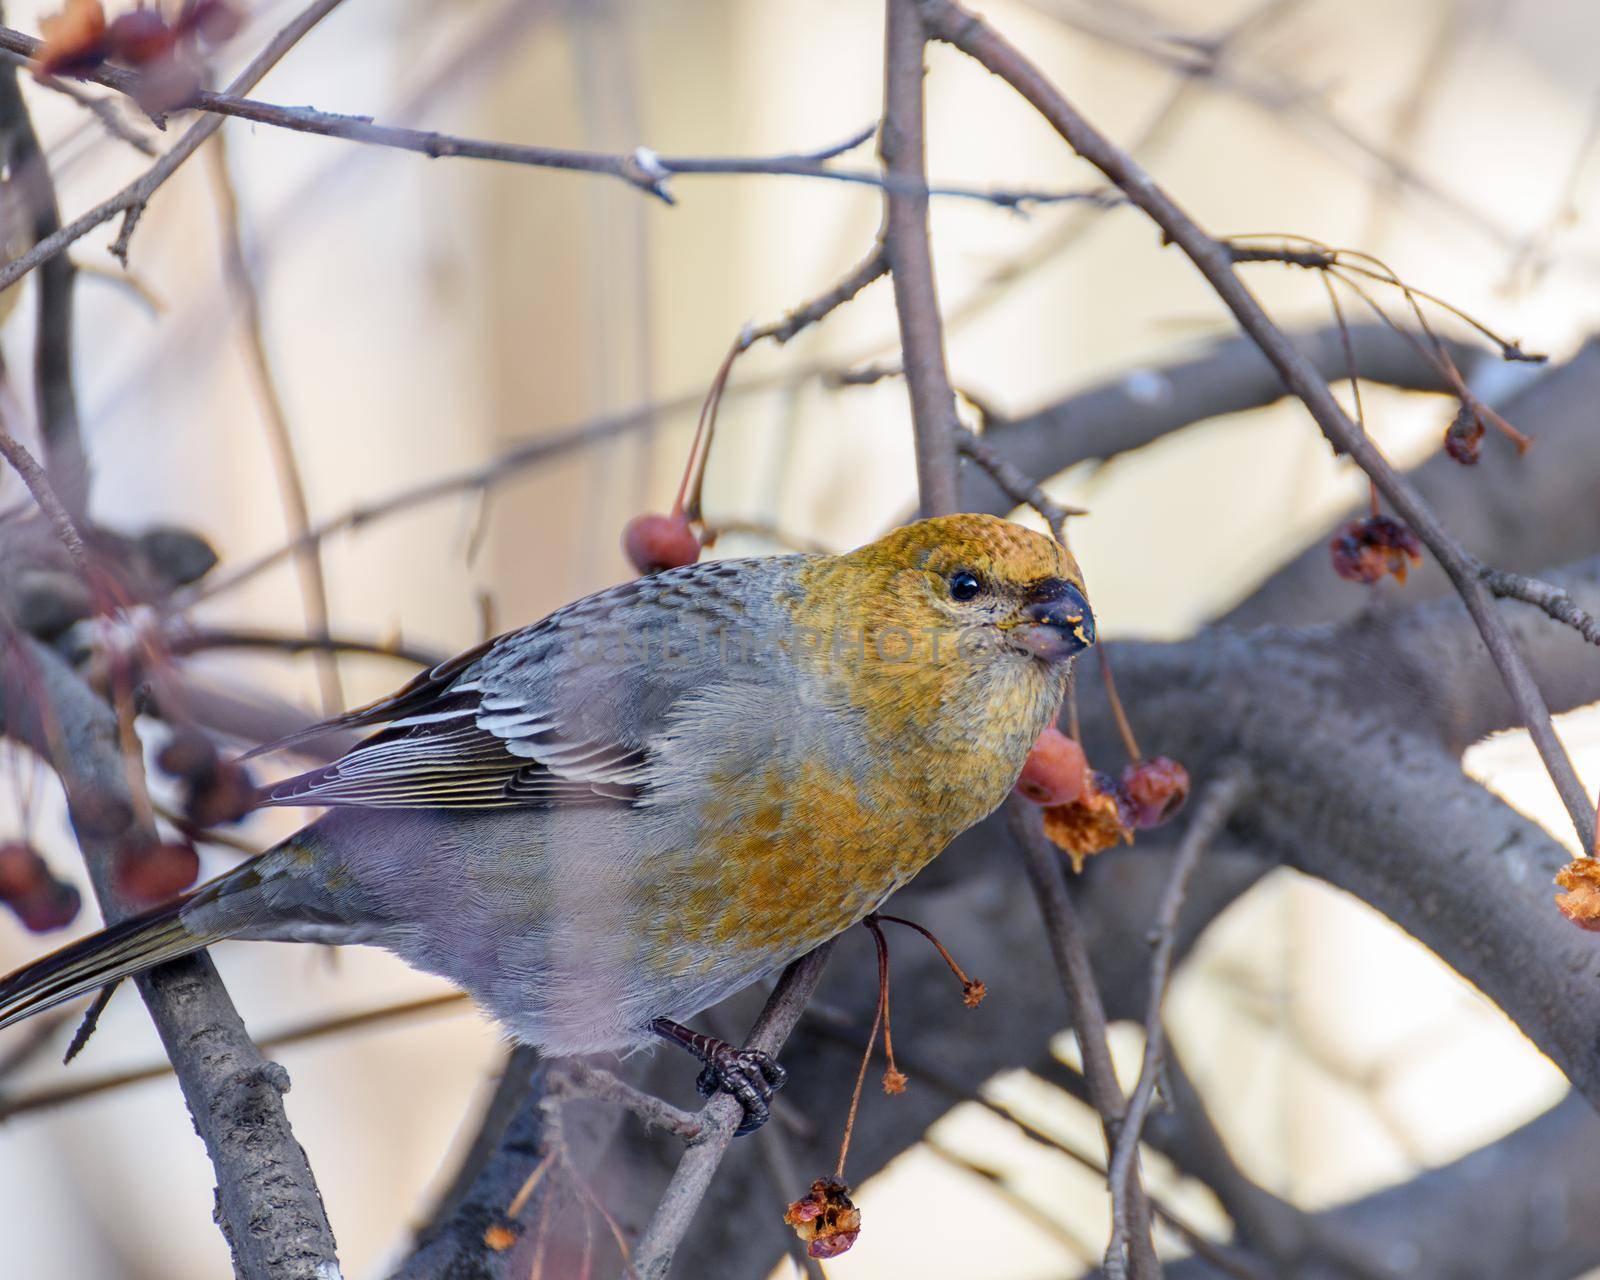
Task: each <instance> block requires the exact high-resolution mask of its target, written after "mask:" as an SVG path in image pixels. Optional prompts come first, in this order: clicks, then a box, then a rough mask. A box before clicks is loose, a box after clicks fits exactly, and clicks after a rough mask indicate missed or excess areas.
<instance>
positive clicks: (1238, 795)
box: [1105, 764, 1249, 1275]
mask: <svg viewBox="0 0 1600 1280" xmlns="http://www.w3.org/2000/svg"><path fill="white" fill-rule="evenodd" d="M1248 785H1249V773H1248V771H1247V770H1246V768H1245V767H1244V766H1242V765H1237V764H1227V765H1224V766H1223V767H1222V768H1221V769H1220V770H1219V771H1218V774H1217V778H1216V780H1215V781H1214V782H1213V783H1212V784H1211V785H1210V786H1209V787H1208V788H1207V789H1206V793H1205V795H1203V796H1202V797H1201V798H1200V803H1199V804H1198V805H1197V806H1196V807H1195V813H1194V817H1193V818H1192V819H1191V820H1190V822H1189V827H1188V830H1186V831H1185V832H1184V833H1183V839H1182V841H1181V842H1180V843H1179V845H1178V852H1177V854H1176V856H1175V857H1174V858H1173V860H1172V874H1171V877H1170V878H1169V879H1168V881H1167V886H1166V890H1165V892H1164V893H1163V894H1162V896H1161V905H1160V907H1159V908H1158V909H1157V911H1156V918H1155V924H1154V928H1153V931H1152V932H1153V936H1154V937H1155V939H1156V944H1155V952H1154V954H1153V955H1152V956H1151V957H1150V990H1149V994H1148V995H1147V996H1146V998H1145V999H1146V1003H1145V1017H1144V1028H1145V1031H1144V1061H1143V1063H1142V1064H1141V1065H1140V1068H1139V1080H1138V1083H1137V1084H1135V1085H1134V1089H1133V1096H1132V1097H1131V1098H1130V1099H1129V1101H1128V1110H1127V1112H1126V1113H1125V1114H1124V1115H1123V1117H1122V1124H1121V1126H1120V1127H1119V1129H1118V1131H1117V1141H1116V1145H1115V1146H1113V1147H1112V1149H1111V1159H1110V1161H1109V1164H1108V1171H1107V1175H1106V1180H1107V1181H1108V1182H1109V1183H1110V1184H1111V1239H1110V1242H1109V1243H1108V1244H1107V1245H1106V1254H1105V1270H1106V1274H1107V1275H1114V1274H1116V1268H1117V1265H1118V1264H1119V1263H1120V1260H1121V1258H1122V1255H1123V1251H1124V1250H1125V1249H1126V1248H1127V1245H1128V1183H1129V1179H1130V1178H1131V1177H1132V1176H1133V1169H1134V1165H1135V1164H1136V1163H1137V1161H1138V1158H1139V1139H1140V1136H1141V1135H1142V1134H1143V1133H1144V1122H1145V1117H1146V1116H1148V1115H1149V1114H1150V1104H1151V1103H1152V1102H1153V1101H1154V1100H1155V1094H1156V1085H1157V1084H1158V1083H1159V1081H1160V1080H1161V1071H1162V1062H1163V1056H1162V1055H1163V1053H1164V1051H1165V1047H1166V1031H1165V1025H1164V1024H1163V1022H1162V1020H1161V1005H1162V1001H1163V1000H1164V999H1165V997H1166V992H1167V981H1168V979H1169V977H1170V976H1171V973H1172V955H1173V952H1174V951H1175V950H1176V949H1177V945H1178V916H1179V914H1180V913H1181V912H1182V910H1183V901H1184V898H1185V897H1186V896H1187V895H1188V892H1189V881H1190V880H1191V879H1192V878H1193V876H1194V873H1195V869H1196V868H1197V867H1198V866H1199V865H1200V858H1201V856H1202V855H1203V854H1204V853H1205V851H1206V849H1207V847H1208V846H1209V845H1210V844H1211V842H1212V841H1213V840H1215V839H1216V837H1217V835H1218V834H1219V833H1220V832H1221V830H1222V828H1223V826H1224V825H1225V824H1226V823H1227V821H1228V817H1229V815H1231V814H1232V813H1233V811H1234V809H1235V808H1237V806H1238V804H1239V802H1240V801H1241V800H1242V799H1243V798H1244V793H1245V790H1246V788H1247V787H1248Z"/></svg>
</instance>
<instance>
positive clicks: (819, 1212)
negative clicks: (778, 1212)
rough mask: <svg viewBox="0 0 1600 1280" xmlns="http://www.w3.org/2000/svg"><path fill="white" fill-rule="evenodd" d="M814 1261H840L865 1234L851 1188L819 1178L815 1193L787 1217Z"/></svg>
mask: <svg viewBox="0 0 1600 1280" xmlns="http://www.w3.org/2000/svg"><path fill="white" fill-rule="evenodd" d="M783 1220H784V1221H785V1222H787V1223H788V1224H789V1225H790V1226H791V1227H793V1228H794V1233H795V1235H797V1236H799V1237H800V1239H801V1241H802V1242H803V1243H804V1244H805V1246H806V1253H808V1254H809V1255H810V1256H811V1257H813V1258H837V1257H838V1256H839V1255H840V1254H841V1253H844V1252H845V1251H846V1250H848V1249H849V1248H850V1246H851V1245H853V1244H854V1243H855V1242H856V1237H857V1236H859V1235H860V1234H861V1210H860V1209H857V1208H856V1207H855V1205H854V1203H852V1201H851V1199H850V1188H849V1187H848V1186H846V1185H845V1184H844V1183H842V1182H840V1181H838V1180H837V1179H836V1178H818V1179H817V1180H816V1181H815V1182H813V1183H812V1184H811V1190H810V1191H808V1192H806V1194H805V1195H803V1196H801V1197H800V1199H798V1200H796V1201H795V1202H794V1203H793V1204H791V1205H790V1206H789V1208H788V1209H787V1210H786V1211H785V1213H784V1215H783Z"/></svg>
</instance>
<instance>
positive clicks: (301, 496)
mask: <svg viewBox="0 0 1600 1280" xmlns="http://www.w3.org/2000/svg"><path fill="white" fill-rule="evenodd" d="M210 159H211V164H210V166H209V170H210V173H211V187H212V192H213V194H214V195H215V197H216V205H217V230H218V233H219V235H220V237H221V240H222V263H223V273H224V275H225V276H226V277H227V282H228V287H229V289H230V290H231V291H232V293H233V298H234V302H235V304H236V305H237V306H238V309H239V321H240V323H241V325H242V326H243V329H244V348H245V355H246V359H247V360H248V362H249V365H250V373H251V375H252V377H253V378H254V381H255V390H256V401H257V403H258V404H259V405H260V407H261V421H262V425H263V426H264V427H265V428H266V434H267V446H268V452H270V453H271V455H272V465H273V468H274V469H275V470H276V472H277V476H278V494H279V497H280V498H281V499H282V502H283V517H284V523H286V524H287V525H288V526H289V536H290V537H291V538H293V539H294V540H295V541H296V542H299V541H300V540H302V539H304V538H305V535H306V534H307V532H309V531H310V528H311V505H310V503H309V502H307V500H306V486H305V481H304V480H303V479H302V478H301V474H300V462H299V459H298V457H297V456H296V450H295V445H294V433H293V432H292V431H290V429H289V415H288V413H287V412H286V411H285V410H284V407H283V397H282V395H280V394H279V392H278V380H277V378H276V376H275V375H274V373H273V368H272V357H271V356H270V355H268V354H267V336H266V332H265V326H264V324H263V321H262V315H261V294H260V291H259V290H257V288H256V282H255V277H254V276H252V275H251V274H250V264H249V262H247V261H246V260H245V253H244V236H243V232H242V230H241V228H240V225H239V223H240V214H239V197H238V194H237V193H236V192H235V190H234V186H233V178H232V176H231V175H230V174H229V172H228V149H227V134H226V133H225V132H222V131H219V132H218V133H217V136H216V138H215V140H214V141H213V142H212V144H211V151H210ZM295 565H296V567H297V568H298V570H299V573H300V601H301V607H302V608H303V609H304V611H305V620H306V629H307V630H309V631H314V632H317V633H319V634H326V633H327V631H328V628H329V625H330V621H331V618H332V614H331V612H330V609H329V605H328V577H327V573H326V571H325V570H324V568H323V564H322V546H321V544H320V543H316V542H307V543H306V544H305V545H304V546H303V547H302V548H301V550H300V551H299V552H297V553H296V555H295ZM316 667H317V683H318V686H319V688H320V690H321V694H322V714H323V715H325V716H334V715H337V714H338V713H339V712H340V711H342V710H344V688H343V685H342V683H341V682H340V680H339V660H338V656H337V653H336V652H335V651H334V650H331V649H323V650H318V651H317V660H316Z"/></svg>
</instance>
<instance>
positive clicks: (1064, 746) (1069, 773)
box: [1017, 725, 1089, 805]
mask: <svg viewBox="0 0 1600 1280" xmlns="http://www.w3.org/2000/svg"><path fill="white" fill-rule="evenodd" d="M1088 780H1089V761H1088V759H1087V758H1086V757H1085V756H1084V754H1083V748H1082V747H1081V746H1080V745H1079V744H1078V743H1077V742H1075V741H1074V740H1073V739H1071V738H1069V737H1067V735H1066V734H1064V733H1062V732H1061V730H1060V729H1057V728H1056V727H1055V726H1054V725H1051V726H1050V728H1048V729H1046V730H1045V731H1044V732H1043V733H1041V734H1040V735H1039V740H1038V741H1037V742H1035V743H1034V744H1033V747H1032V749H1031V750H1030V751H1029V752H1028V759H1027V760H1026V761H1025V762H1024V764H1023V766H1022V775H1021V776H1020V777H1019V778H1018V779H1017V790H1018V791H1020V792H1021V793H1022V794H1023V795H1024V796H1026V797H1027V798H1028V799H1029V800H1032V801H1033V802H1034V804H1043V805H1051V804H1071V803H1072V802H1073V801H1074V800H1076V799H1077V798H1078V797H1079V796H1081V795H1082V794H1083V788H1084V784H1085V783H1086V782H1088Z"/></svg>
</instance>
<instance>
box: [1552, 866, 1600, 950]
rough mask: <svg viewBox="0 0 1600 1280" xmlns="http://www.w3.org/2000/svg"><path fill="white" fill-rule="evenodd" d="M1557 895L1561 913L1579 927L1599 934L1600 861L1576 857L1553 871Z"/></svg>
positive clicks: (1557, 904) (1557, 903)
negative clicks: (1556, 870)
mask: <svg viewBox="0 0 1600 1280" xmlns="http://www.w3.org/2000/svg"><path fill="white" fill-rule="evenodd" d="M1556 884H1558V885H1560V886H1561V888H1562V889H1563V890H1565V892H1563V893H1558V894H1556V906H1558V907H1559V908H1561V914H1562V915H1564V916H1566V918H1567V919H1568V920H1570V921H1572V923H1573V924H1575V925H1577V926H1578V928H1580V929H1588V930H1590V931H1591V932H1594V933H1600V861H1596V860H1595V859H1594V858H1578V859H1576V860H1575V861H1573V862H1569V863H1568V864H1567V865H1566V866H1564V867H1562V868H1561V870H1560V871H1558V872H1557V873H1556Z"/></svg>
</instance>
